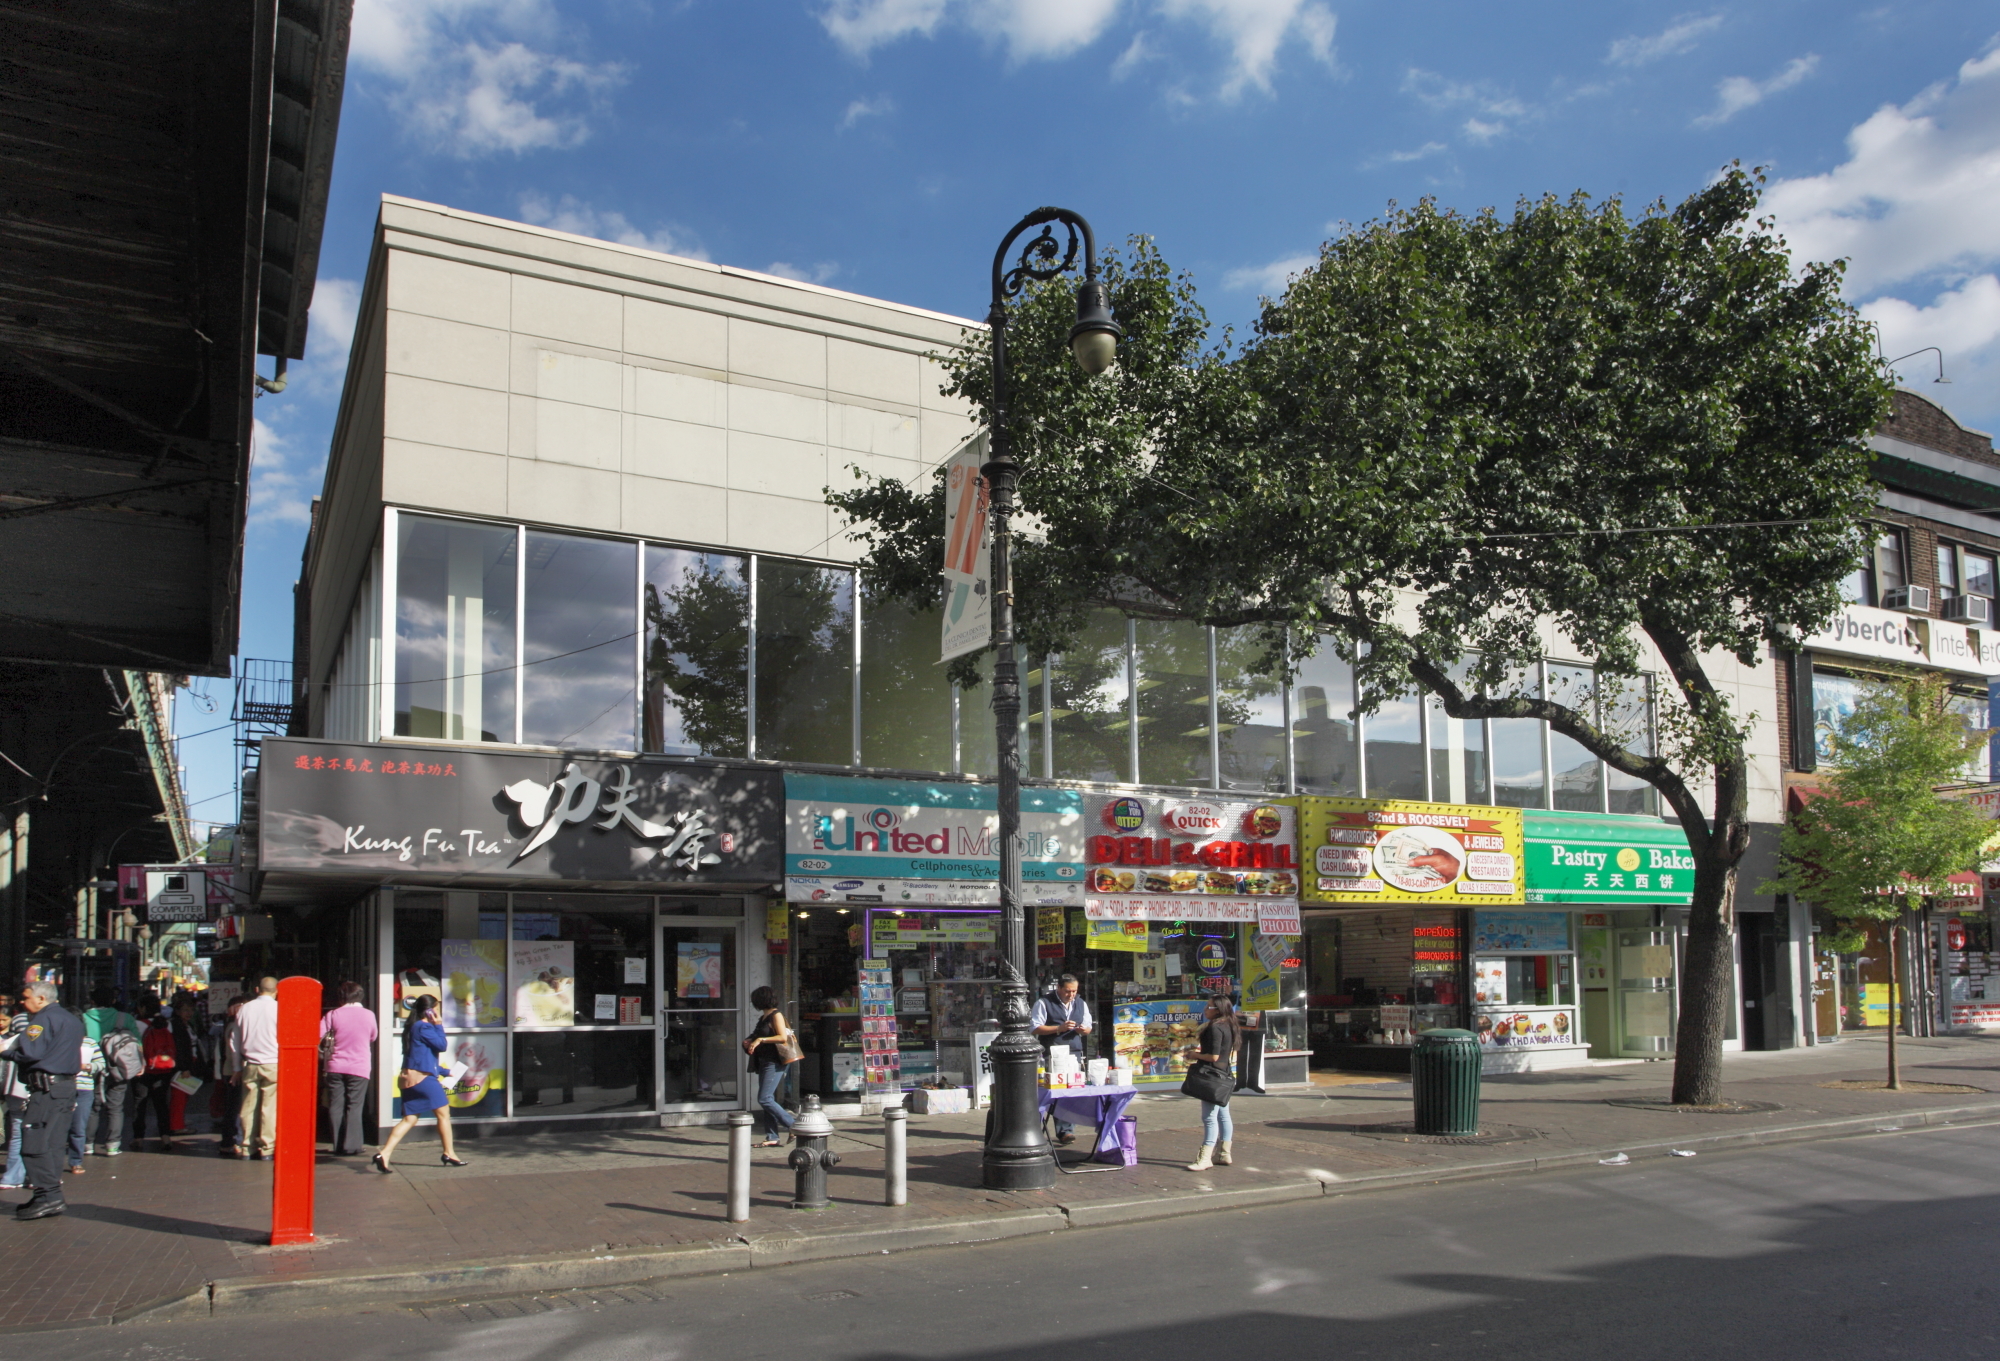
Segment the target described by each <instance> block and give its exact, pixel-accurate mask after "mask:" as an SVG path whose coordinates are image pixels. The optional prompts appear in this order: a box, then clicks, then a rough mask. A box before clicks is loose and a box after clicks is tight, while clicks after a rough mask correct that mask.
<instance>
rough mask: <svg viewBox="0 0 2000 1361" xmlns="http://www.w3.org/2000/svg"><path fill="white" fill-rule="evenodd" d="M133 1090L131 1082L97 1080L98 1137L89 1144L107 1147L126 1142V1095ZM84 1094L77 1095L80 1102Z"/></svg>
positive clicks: (106, 1078)
mask: <svg viewBox="0 0 2000 1361" xmlns="http://www.w3.org/2000/svg"><path fill="white" fill-rule="evenodd" d="M131 1090H132V1084H131V1083H130V1082H113V1081H112V1080H111V1079H110V1078H108V1077H101V1078H99V1079H98V1080H97V1104H96V1107H95V1110H96V1113H97V1137H96V1138H95V1139H91V1140H89V1141H88V1142H90V1143H94V1144H103V1145H105V1146H106V1147H111V1146H113V1145H118V1144H123V1143H124V1142H125V1095H126V1093H128V1092H130V1091H131ZM82 1096H83V1094H82V1093H81V1092H79V1093H77V1097H78V1099H79V1100H81V1099H82Z"/></svg>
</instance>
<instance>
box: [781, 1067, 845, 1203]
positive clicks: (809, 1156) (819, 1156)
mask: <svg viewBox="0 0 2000 1361" xmlns="http://www.w3.org/2000/svg"><path fill="white" fill-rule="evenodd" d="M832 1135H833V1121H831V1120H829V1119H827V1118H826V1112H825V1111H823V1110H821V1109H820V1107H819V1096H818V1095H817V1094H816V1093H813V1094H808V1095H807V1097H806V1102H805V1106H804V1107H803V1108H802V1109H801V1110H800V1111H799V1118H798V1119H797V1120H796V1121H794V1122H793V1123H792V1137H793V1138H794V1139H795V1140H797V1143H796V1145H795V1146H794V1147H793V1149H792V1156H791V1157H790V1158H788V1159H787V1160H786V1161H788V1162H790V1163H791V1165H792V1171H793V1172H794V1173H795V1174H796V1175H797V1178H798V1180H797V1184H796V1185H795V1186H793V1188H792V1208H793V1209H794V1210H824V1209H826V1208H827V1207H828V1206H829V1205H831V1204H832V1203H833V1202H832V1201H830V1200H828V1199H827V1195H826V1169H827V1168H829V1167H838V1166H840V1155H839V1154H838V1153H835V1152H834V1151H833V1150H832V1149H830V1148H828V1147H827V1146H826V1144H827V1140H828V1139H829V1138H830V1137H832Z"/></svg>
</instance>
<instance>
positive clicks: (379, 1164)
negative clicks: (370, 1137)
mask: <svg viewBox="0 0 2000 1361" xmlns="http://www.w3.org/2000/svg"><path fill="white" fill-rule="evenodd" d="M368 1161H370V1162H372V1163H374V1164H375V1170H376V1171H377V1172H380V1173H382V1174H383V1175H385V1176H386V1175H387V1174H388V1171H389V1164H387V1163H385V1162H383V1161H382V1155H381V1154H380V1153H377V1154H376V1155H375V1156H374V1157H372V1158H370V1159H369V1160H368Z"/></svg>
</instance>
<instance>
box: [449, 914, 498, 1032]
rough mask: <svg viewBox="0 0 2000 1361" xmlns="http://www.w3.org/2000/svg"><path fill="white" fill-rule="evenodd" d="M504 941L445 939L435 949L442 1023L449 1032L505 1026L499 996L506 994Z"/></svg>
mask: <svg viewBox="0 0 2000 1361" xmlns="http://www.w3.org/2000/svg"><path fill="white" fill-rule="evenodd" d="M506 948H507V942H505V941H502V940H458V939H454V938H452V937H450V936H447V937H445V939H444V942H443V944H442V945H441V946H440V948H439V953H440V954H441V955H442V957H443V965H444V1023H445V1024H446V1025H447V1026H449V1027H452V1028H453V1029H461V1028H463V1029H484V1028H487V1027H492V1026H503V1025H506V1024H507V1008H506V1005H505V1004H504V1003H503V1002H501V1000H500V999H501V997H503V996H504V995H505V994H506V991H507V956H506V953H505V951H506Z"/></svg>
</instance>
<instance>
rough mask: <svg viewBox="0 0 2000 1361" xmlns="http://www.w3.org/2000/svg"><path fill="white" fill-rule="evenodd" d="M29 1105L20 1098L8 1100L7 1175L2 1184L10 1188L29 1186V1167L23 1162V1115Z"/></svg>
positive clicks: (1, 1177) (0, 1177)
mask: <svg viewBox="0 0 2000 1361" xmlns="http://www.w3.org/2000/svg"><path fill="white" fill-rule="evenodd" d="M27 1109H28V1103H27V1102H26V1101H24V1100H23V1099H21V1098H20V1097H18V1096H10V1097H8V1098H7V1174H6V1175H5V1176H0V1182H5V1183H7V1185H9V1186H26V1185H27V1184H28V1166H27V1164H26V1163H24V1162H22V1161H21V1113H22V1112H23V1111H25V1110H27Z"/></svg>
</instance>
